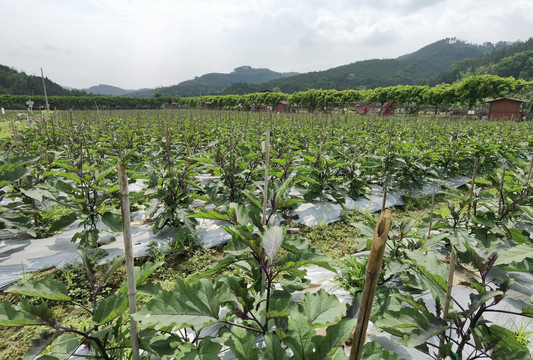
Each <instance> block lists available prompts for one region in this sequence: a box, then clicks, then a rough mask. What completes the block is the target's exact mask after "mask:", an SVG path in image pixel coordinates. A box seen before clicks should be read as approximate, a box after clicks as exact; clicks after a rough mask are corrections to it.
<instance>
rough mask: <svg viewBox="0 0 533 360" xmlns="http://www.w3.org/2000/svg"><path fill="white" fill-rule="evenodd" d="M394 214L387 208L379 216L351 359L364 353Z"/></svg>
mask: <svg viewBox="0 0 533 360" xmlns="http://www.w3.org/2000/svg"><path fill="white" fill-rule="evenodd" d="M391 221H392V216H391V212H390V210H388V209H387V210H385V211H384V212H382V213H381V215H380V216H379V219H378V222H377V224H376V228H375V230H374V237H373V238H372V247H371V249H370V256H369V258H368V265H367V267H366V278H365V287H364V289H363V295H362V298H361V306H360V308H359V315H358V317H357V324H356V325H355V329H354V332H353V341H352V348H351V350H350V360H360V359H361V355H362V353H363V345H364V344H365V339H366V330H367V328H368V321H369V319H370V312H371V311H372V302H373V301H374V295H375V294H376V288H377V285H378V280H379V275H380V274H381V264H382V262H383V254H384V252H385V245H386V243H387V234H388V233H389V229H390V225H391Z"/></svg>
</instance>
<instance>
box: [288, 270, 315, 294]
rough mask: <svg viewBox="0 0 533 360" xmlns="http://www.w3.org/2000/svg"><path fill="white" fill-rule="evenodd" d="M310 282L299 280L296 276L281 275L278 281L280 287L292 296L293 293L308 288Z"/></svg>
mask: <svg viewBox="0 0 533 360" xmlns="http://www.w3.org/2000/svg"><path fill="white" fill-rule="evenodd" d="M309 284H311V281H310V280H309V279H305V278H303V279H302V278H299V277H296V276H290V275H287V274H285V275H283V276H282V278H281V281H280V285H281V287H282V288H283V290H285V291H286V292H288V293H289V294H292V293H293V292H295V291H302V290H304V289H306V288H308V287H309Z"/></svg>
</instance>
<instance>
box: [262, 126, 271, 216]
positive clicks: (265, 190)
mask: <svg viewBox="0 0 533 360" xmlns="http://www.w3.org/2000/svg"><path fill="white" fill-rule="evenodd" d="M269 166H270V128H268V127H267V131H266V139H265V187H264V188H263V225H266V207H267V203H268V168H269Z"/></svg>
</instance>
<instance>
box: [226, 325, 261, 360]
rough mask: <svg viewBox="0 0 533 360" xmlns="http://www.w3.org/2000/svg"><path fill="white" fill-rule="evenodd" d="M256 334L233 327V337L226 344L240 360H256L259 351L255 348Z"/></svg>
mask: <svg viewBox="0 0 533 360" xmlns="http://www.w3.org/2000/svg"><path fill="white" fill-rule="evenodd" d="M254 340H255V333H253V332H248V331H247V330H246V329H243V328H241V327H238V326H233V328H232V329H231V336H230V338H229V339H228V341H227V342H226V344H227V345H228V346H229V348H230V349H231V351H232V352H233V354H234V355H235V357H236V358H237V359H239V360H256V359H258V358H259V349H258V348H256V347H255V346H254Z"/></svg>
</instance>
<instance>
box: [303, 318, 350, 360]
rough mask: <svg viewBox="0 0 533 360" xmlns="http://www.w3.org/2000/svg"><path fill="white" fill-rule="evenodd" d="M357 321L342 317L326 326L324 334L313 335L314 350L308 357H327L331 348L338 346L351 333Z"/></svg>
mask: <svg viewBox="0 0 533 360" xmlns="http://www.w3.org/2000/svg"><path fill="white" fill-rule="evenodd" d="M356 323H357V320H356V319H342V320H341V321H339V322H338V323H336V324H334V325H331V326H328V328H327V329H326V336H315V337H314V338H313V343H314V345H315V351H314V352H313V353H312V354H311V357H310V359H317V360H318V359H329V358H330V357H329V356H328V354H329V355H331V350H332V349H334V348H336V347H339V346H340V345H341V344H343V343H344V342H345V341H346V339H348V337H349V336H350V334H351V333H352V330H353V329H354V327H355V324H356Z"/></svg>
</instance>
